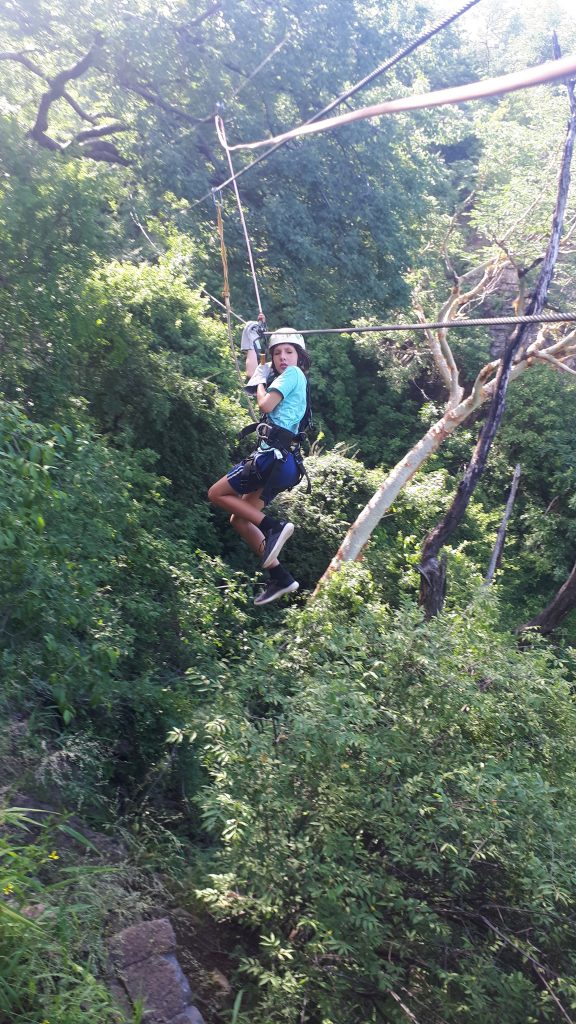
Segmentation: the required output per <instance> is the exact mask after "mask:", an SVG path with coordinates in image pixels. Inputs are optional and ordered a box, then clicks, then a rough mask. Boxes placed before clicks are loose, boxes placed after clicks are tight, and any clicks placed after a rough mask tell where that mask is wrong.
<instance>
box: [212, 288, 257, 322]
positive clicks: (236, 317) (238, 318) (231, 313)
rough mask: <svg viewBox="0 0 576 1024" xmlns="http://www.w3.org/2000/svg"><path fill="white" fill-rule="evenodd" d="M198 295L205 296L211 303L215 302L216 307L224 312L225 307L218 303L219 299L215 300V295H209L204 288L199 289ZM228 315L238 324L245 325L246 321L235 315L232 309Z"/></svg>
mask: <svg viewBox="0 0 576 1024" xmlns="http://www.w3.org/2000/svg"><path fill="white" fill-rule="evenodd" d="M200 295H201V296H204V295H205V296H206V298H208V299H210V301H211V302H215V303H216V305H217V306H220V309H224V310H225V309H226V306H225V305H224V303H223V302H220V299H217V298H216V296H215V295H210V292H208V291H206V289H205V288H201V289H200ZM230 315H231V316H233V317H234V318H235V320H238V322H239V323H241V324H245V323H247V321H246V320H245V319H244V317H242V316H238V313H235V312H234V310H233V309H231V310H230Z"/></svg>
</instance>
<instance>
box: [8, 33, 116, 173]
mask: <svg viewBox="0 0 576 1024" xmlns="http://www.w3.org/2000/svg"><path fill="white" fill-rule="evenodd" d="M103 42H104V38H103V36H102V35H101V34H100V33H97V35H96V37H95V40H94V42H93V44H92V46H91V47H90V49H89V50H88V51H87V52H86V53H85V54H84V55H83V56H82V57H80V59H79V60H77V61H76V63H75V64H73V65H72V66H71V67H69V68H64V69H63V70H62V71H60V72H59V73H58V74H57V75H55V76H54V77H53V78H50V77H49V76H48V75H47V74H46V73H45V72H44V71H43V70H42V68H40V67H39V66H38V65H37V64H36V63H35V62H34V61H33V60H31V59H30V57H29V53H32V52H36V51H33V50H22V51H16V50H4V51H2V52H0V60H12V61H15V62H16V63H19V64H21V65H22V66H23V67H25V68H26V69H27V70H28V71H30V72H31V73H32V74H33V75H36V77H38V78H40V79H41V80H42V81H44V82H47V83H48V89H47V90H46V91H45V92H44V93H42V96H41V97H40V101H39V104H38V109H37V112H36V120H35V122H34V124H33V126H32V128H31V129H30V131H29V132H28V135H29V136H30V138H32V139H34V141H35V142H37V143H38V144H39V145H40V146H42V147H43V148H44V149H49V150H51V151H52V152H58V153H65V152H66V151H70V153H71V155H75V156H78V155H81V156H85V157H89V158H91V159H92V160H104V161H106V162H107V163H114V164H124V165H125V166H126V165H127V164H128V161H127V160H125V159H124V157H122V156H121V154H120V153H119V152H118V150H117V148H116V146H115V145H114V144H113V143H111V142H102V141H100V140H101V139H102V136H104V135H114V134H116V133H117V132H121V131H127V130H128V129H127V126H126V125H124V124H122V123H121V122H114V123H112V124H108V125H102V126H99V125H98V118H97V117H96V116H95V115H93V114H89V113H88V112H87V111H86V110H84V108H83V107H82V106H81V105H80V103H79V102H78V100H76V99H75V97H74V96H72V95H71V94H70V93H69V91H68V90H67V88H66V85H67V83H68V82H71V81H74V80H76V79H78V78H81V77H82V76H83V75H84V74H85V73H86V72H87V71H88V70H89V68H91V67H92V66H93V65H94V64H95V63H96V60H97V56H98V54H99V52H100V50H101V48H102V45H103ZM61 99H62V100H64V101H65V102H66V103H68V104H69V106H70V107H71V108H72V110H73V111H74V112H75V114H77V115H78V117H79V118H80V119H81V120H82V121H87V122H88V123H89V124H91V125H92V128H91V129H88V130H87V131H86V130H85V131H82V132H78V133H76V134H75V135H73V136H72V137H71V138H70V139H69V140H68V141H67V142H58V141H57V140H56V139H54V138H52V136H51V135H49V134H48V127H49V116H50V109H51V107H52V104H53V103H56V102H57V101H58V100H61Z"/></svg>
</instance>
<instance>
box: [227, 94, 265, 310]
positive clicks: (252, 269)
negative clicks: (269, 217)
mask: <svg viewBox="0 0 576 1024" xmlns="http://www.w3.org/2000/svg"><path fill="white" fill-rule="evenodd" d="M215 123H216V134H217V136H218V141H219V142H220V145H221V146H222V148H223V149H224V150H225V152H226V156H227V158H228V166H229V168H230V173H231V174H232V175H234V168H233V166H232V158H231V156H230V147H229V146H228V142H227V139H226V129H225V127H224V121H223V120H222V118H221V117H220V115H219V114H217V115H216V118H215ZM215 191H218V190H215ZM234 193H235V195H236V202H237V204H238V212H239V214H240V221H241V223H242V230H243V231H244V238H245V240H246V248H247V250H248V259H249V261H250V270H251V271H252V281H253V283H254V291H255V293H256V304H257V306H258V313H263V311H262V303H261V301H260V292H259V290H258V281H257V280H256V268H255V267H254V259H253V257H252V247H251V245H250V236H249V235H248V228H247V227H246V219H245V217H244V211H243V209H242V203H241V201H240V193H239V191H238V185H237V184H236V181H234Z"/></svg>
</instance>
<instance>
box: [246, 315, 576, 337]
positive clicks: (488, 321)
mask: <svg viewBox="0 0 576 1024" xmlns="http://www.w3.org/2000/svg"><path fill="white" fill-rule="evenodd" d="M570 323H576V314H575V313H549V314H544V313H539V314H534V315H532V316H489V317H479V318H477V319H475V320H431V321H430V322H427V323H416V324H398V323H396V324H379V325H378V326H377V327H316V328H310V330H306V331H301V330H298V334H304V335H308V334H373V333H377V332H380V333H382V332H386V333H391V332H392V331H428V330H440V329H443V328H445V327H459V328H465V327H492V326H495V327H496V326H505V325H506V324H570ZM265 334H266V337H267V338H268V337H270V335H271V334H272V331H266V332H265ZM274 334H286V336H287V337H288V336H289V335H290V332H289V331H274Z"/></svg>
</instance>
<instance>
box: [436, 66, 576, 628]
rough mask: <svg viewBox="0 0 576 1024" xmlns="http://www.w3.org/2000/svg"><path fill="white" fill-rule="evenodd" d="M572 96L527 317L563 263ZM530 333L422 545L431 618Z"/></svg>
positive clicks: (503, 367)
mask: <svg viewBox="0 0 576 1024" xmlns="http://www.w3.org/2000/svg"><path fill="white" fill-rule="evenodd" d="M568 93H569V97H570V118H569V121H568V129H567V132H566V138H565V142H564V150H563V154H562V163H561V167H560V175H559V179H558V189H557V196H556V203H555V207H554V214H553V217H552V228H551V232H550V238H549V241H548V246H547V249H546V254H545V256H544V260H543V262H542V268H541V271H540V274H539V276H538V281H537V283H536V287H535V289H534V292H533V295H532V298H531V300H530V302H529V304H528V314H533V313H539V312H541V310H542V309H543V308H544V305H545V303H546V296H547V294H548V289H549V287H550V283H551V281H552V277H553V274H554V268H555V265H556V260H557V258H558V250H559V245H560V235H561V233H562V226H563V223H564V213H565V210H566V204H567V201H568V193H569V189H570V169H571V163H572V154H573V151H574V141H575V138H576V104H575V103H574V95H573V88H572V87H571V85H570V84H569V85H568ZM528 332H529V327H528V325H525V324H521V325H519V327H518V329H517V330H516V331H515V332H514V334H513V336H512V339H511V341H510V344H509V345H508V347H507V350H506V351H505V353H504V355H503V357H502V360H501V362H500V367H499V370H498V377H497V379H496V382H495V387H494V395H493V399H492V403H491V405H490V408H489V410H488V414H487V417H486V420H485V422H484V425H483V427H482V430H481V432H480V436H479V438H478V442H477V444H476V447H475V449H474V452H473V453H472V458H471V459H470V462H469V464H468V466H467V468H466V471H465V473H464V476H463V477H462V480H461V481H460V484H459V485H458V489H457V491H456V494H455V496H454V500H453V501H452V504H451V506H450V508H449V509H448V511H447V512H446V514H445V515H444V516H443V518H442V519H441V520H440V522H439V523H438V524H437V525H436V526H435V527H434V529H433V530H431V531H430V533H429V534H428V536H427V537H426V539H425V541H424V544H423V546H422V558H421V561H420V566H419V568H420V573H421V583H420V602H421V604H422V605H423V606H424V609H425V611H426V614H427V615H428V616H430V615H434V614H436V613H437V611H438V608H439V606H440V607H441V604H442V602H441V600H440V598H439V595H440V594H441V593H442V592H443V591H444V589H445V576H444V573H443V571H442V566H441V563H440V561H439V559H438V555H439V552H440V550H441V548H442V547H443V546H444V544H445V543H446V541H447V540H448V538H449V537H451V536H452V534H453V533H454V531H455V530H456V529H457V527H458V526H459V525H460V523H461V522H462V520H463V518H464V515H465V513H466V510H467V508H468V504H469V501H470V498H471V497H472V494H473V492H474V490H475V488H476V485H477V483H478V481H479V479H480V477H481V475H482V473H483V471H484V467H485V465H486V460H487V458H488V453H489V451H490V448H491V446H492V442H493V440H494V438H495V436H496V433H497V430H498V427H499V426H500V422H501V420H502V416H503V415H504V409H505V407H506V392H507V390H508V384H509V382H510V374H511V371H512V368H513V366H514V362H515V361H516V359H517V357H518V355H519V354H520V353H521V351H522V349H523V348H525V339H526V336H527V335H528Z"/></svg>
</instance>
